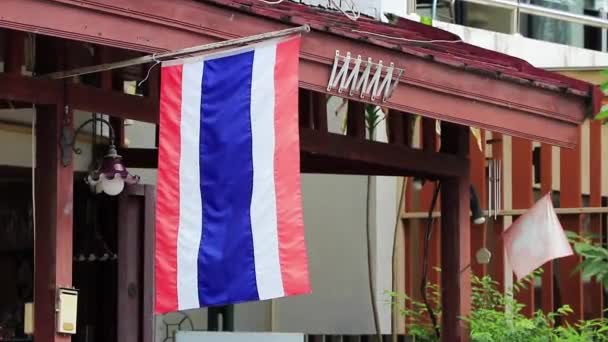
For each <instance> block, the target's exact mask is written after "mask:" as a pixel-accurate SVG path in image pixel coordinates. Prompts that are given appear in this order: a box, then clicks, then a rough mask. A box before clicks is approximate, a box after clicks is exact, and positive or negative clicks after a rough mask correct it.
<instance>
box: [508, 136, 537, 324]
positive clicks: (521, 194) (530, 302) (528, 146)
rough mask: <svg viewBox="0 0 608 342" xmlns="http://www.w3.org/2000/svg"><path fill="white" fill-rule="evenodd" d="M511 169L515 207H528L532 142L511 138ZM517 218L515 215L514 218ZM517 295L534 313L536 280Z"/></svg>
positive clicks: (524, 312) (530, 200)
mask: <svg viewBox="0 0 608 342" xmlns="http://www.w3.org/2000/svg"><path fill="white" fill-rule="evenodd" d="M511 151H512V152H511V156H512V157H511V158H512V163H511V169H512V174H513V177H512V179H513V180H512V198H513V209H528V208H530V207H532V205H533V204H534V199H533V197H534V194H533V193H532V182H533V178H532V177H533V174H532V142H531V141H530V140H526V139H522V138H516V137H513V138H512V140H511ZM515 219H516V218H515V217H514V218H513V220H515ZM526 285H527V287H526V288H525V289H524V288H521V289H520V290H519V292H518V293H517V295H516V298H517V300H518V301H519V302H520V303H522V304H524V305H525V307H524V308H523V310H522V313H523V314H525V315H527V316H528V317H532V315H533V314H534V282H533V281H532V282H531V283H529V284H526Z"/></svg>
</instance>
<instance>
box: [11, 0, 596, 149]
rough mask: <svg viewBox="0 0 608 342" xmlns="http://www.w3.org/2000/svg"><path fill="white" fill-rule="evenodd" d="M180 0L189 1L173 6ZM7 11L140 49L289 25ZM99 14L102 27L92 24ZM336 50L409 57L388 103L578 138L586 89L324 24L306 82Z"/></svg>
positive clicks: (231, 14)
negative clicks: (342, 33) (504, 75)
mask: <svg viewBox="0 0 608 342" xmlns="http://www.w3.org/2000/svg"><path fill="white" fill-rule="evenodd" d="M176 7H179V8H181V9H182V10H180V11H175V8H176ZM0 12H2V18H0V27H6V28H11V29H16V30H24V31H30V32H37V33H41V34H48V35H53V36H57V37H62V38H68V39H75V40H82V41H87V42H91V43H97V44H102V45H107V46H113V47H120V48H126V49H132V50H138V51H141V52H158V51H165V50H174V49H178V48H183V47H188V46H194V45H198V44H203V43H209V42H212V41H217V40H220V39H228V38H235V37H237V36H247V35H252V34H256V33H261V32H269V31H274V30H278V29H282V28H286V27H288V26H290V25H289V24H283V23H279V22H277V21H272V20H269V19H265V18H261V17H256V16H252V15H247V14H245V13H242V12H238V11H235V10H233V9H228V8H223V7H219V6H214V5H212V4H209V3H199V2H194V1H187V0H175V1H171V2H167V1H164V0H149V1H135V0H130V1H124V0H107V1H103V2H100V1H95V0H84V1H83V0H49V1H37V0H7V1H4V2H2V4H0ZM30 13H45V14H46V15H45V16H43V17H37V16H31V15H30ZM169 14H170V17H169ZM163 15H166V16H163ZM92 22H95V23H97V24H96V28H97V29H90V28H89V24H90V23H92ZM235 22H238V23H239V25H234V23H235ZM291 25H293V23H292V24H291ZM335 50H340V51H350V52H351V53H355V54H356V53H362V54H364V55H366V56H368V57H371V58H373V59H374V60H384V61H391V62H394V63H395V64H396V65H397V66H403V67H405V68H406V70H407V72H406V73H405V75H404V76H403V77H402V79H401V81H400V84H399V86H398V87H397V88H396V89H395V91H394V93H393V95H392V97H391V98H390V99H389V100H388V101H387V102H386V103H383V105H384V106H386V107H388V108H391V109H396V110H400V111H403V112H408V113H414V114H419V115H423V116H427V117H432V118H435V119H440V120H442V121H448V122H454V123H459V124H463V125H471V126H476V127H481V128H485V129H489V130H492V131H495V132H501V133H505V134H509V135H513V136H520V137H524V138H528V139H532V140H537V141H542V142H547V143H551V144H556V145H563V146H570V147H572V146H574V144H575V143H576V134H577V131H576V127H577V126H578V125H579V124H580V123H581V122H582V120H583V119H584V117H585V114H586V112H587V109H588V108H587V103H586V99H585V98H583V97H582V96H577V95H572V94H564V93H558V92H555V91H550V90H547V89H542V88H540V87H529V86H523V85H521V84H517V83H516V82H510V81H506V80H498V79H493V78H489V77H487V76H485V75H481V74H475V73H471V72H468V71H466V70H464V69H459V68H454V67H450V66H448V65H445V64H439V63H434V62H432V61H429V60H425V59H422V58H418V57H414V56H411V55H405V54H403V53H401V52H399V51H396V50H391V49H387V48H383V47H380V46H377V45H370V44H367V43H366V42H364V41H357V40H349V39H346V38H343V37H338V36H336V35H332V34H329V33H326V32H318V31H315V32H311V33H309V34H306V35H305V36H304V38H303V44H302V51H301V63H300V82H301V87H303V88H306V89H311V90H316V91H319V92H326V87H327V80H328V78H329V73H330V69H331V68H330V66H331V64H332V63H333V60H334V55H335ZM343 95H344V94H343ZM356 100H360V99H358V98H357V99H356ZM154 115H155V113H153V112H150V113H148V114H147V116H148V120H145V121H155V119H154Z"/></svg>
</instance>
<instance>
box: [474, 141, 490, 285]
mask: <svg viewBox="0 0 608 342" xmlns="http://www.w3.org/2000/svg"><path fill="white" fill-rule="evenodd" d="M481 147H482V148H481V150H480V149H479V146H478V145H477V140H476V139H475V137H474V136H471V138H470V139H469V151H470V159H471V171H470V175H471V184H472V185H473V187H474V188H475V190H476V191H477V195H478V197H479V202H480V203H479V204H480V205H481V207H482V208H485V207H486V206H487V205H486V204H487V201H488V197H487V190H486V188H487V184H486V183H487V180H486V156H485V150H486V143H485V132H484V131H481ZM486 227H487V224H486V223H484V224H481V225H476V226H474V227H472V228H471V255H475V253H477V251H479V249H481V248H483V247H487V246H486V242H487V231H486ZM471 267H472V268H473V273H474V274H475V275H477V276H479V277H483V276H484V275H486V274H487V272H488V269H487V268H488V267H487V264H480V263H477V261H476V260H474V261H473V263H472V265H471Z"/></svg>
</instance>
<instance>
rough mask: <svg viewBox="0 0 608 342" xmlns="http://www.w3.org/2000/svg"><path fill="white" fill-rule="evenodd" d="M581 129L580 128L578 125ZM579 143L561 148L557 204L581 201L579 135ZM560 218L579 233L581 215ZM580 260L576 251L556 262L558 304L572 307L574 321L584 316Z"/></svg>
mask: <svg viewBox="0 0 608 342" xmlns="http://www.w3.org/2000/svg"><path fill="white" fill-rule="evenodd" d="M579 131H580V128H579ZM578 139H579V143H578V145H577V147H576V148H574V149H561V151H560V152H561V153H560V207H562V208H579V207H582V204H583V201H582V196H581V191H582V184H581V147H580V142H581V141H580V140H581V135H580V133H579V138H578ZM560 221H561V224H562V226H563V227H564V229H565V230H569V231H573V232H575V233H578V234H580V233H581V232H582V217H581V215H563V216H561V217H560ZM581 261H582V258H581V257H580V256H578V255H573V256H569V257H565V258H562V259H559V260H557V262H558V264H559V282H558V283H557V285H558V288H556V289H555V291H559V298H560V299H561V301H560V304H561V305H563V304H569V305H570V306H571V307H572V310H573V311H574V312H573V313H572V314H570V315H568V316H567V317H566V321H568V322H569V323H571V324H573V323H576V322H577V321H579V320H581V319H583V313H584V311H583V281H582V278H581V274H580V272H576V273H574V274H573V273H572V270H574V269H575V268H576V266H577V265H578V264H579V263H580V262H581Z"/></svg>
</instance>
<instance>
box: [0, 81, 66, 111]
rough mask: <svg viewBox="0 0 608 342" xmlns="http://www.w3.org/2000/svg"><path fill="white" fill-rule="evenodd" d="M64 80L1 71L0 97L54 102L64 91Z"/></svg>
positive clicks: (30, 101)
mask: <svg viewBox="0 0 608 342" xmlns="http://www.w3.org/2000/svg"><path fill="white" fill-rule="evenodd" d="M62 87H63V82H62V81H56V80H43V79H35V78H31V77H25V76H21V75H18V74H11V73H0V99H2V100H10V101H21V102H28V103H36V104H39V105H44V104H54V103H55V102H57V99H58V98H59V96H60V94H61V93H62Z"/></svg>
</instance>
